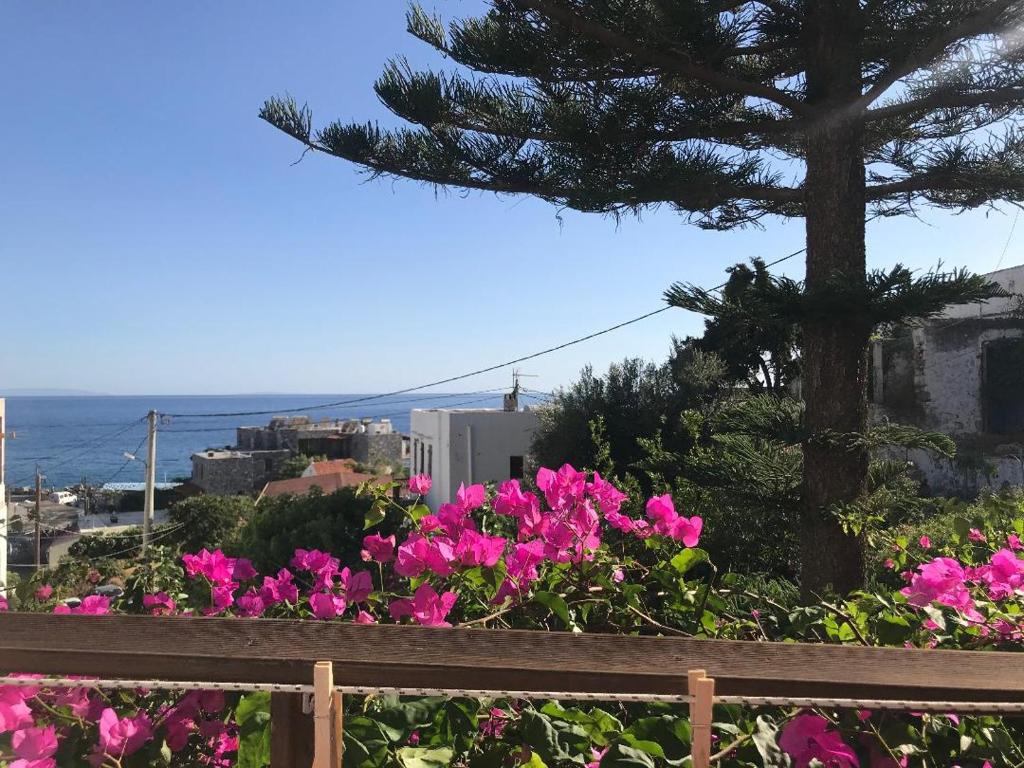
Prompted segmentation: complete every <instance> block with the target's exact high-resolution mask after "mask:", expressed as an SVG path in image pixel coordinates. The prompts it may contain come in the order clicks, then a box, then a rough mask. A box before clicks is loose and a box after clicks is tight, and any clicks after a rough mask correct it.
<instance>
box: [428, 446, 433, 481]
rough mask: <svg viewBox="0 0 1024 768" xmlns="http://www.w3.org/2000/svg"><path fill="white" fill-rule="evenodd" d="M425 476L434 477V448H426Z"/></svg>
mask: <svg viewBox="0 0 1024 768" xmlns="http://www.w3.org/2000/svg"><path fill="white" fill-rule="evenodd" d="M427 474H428V475H430V476H431V477H433V476H434V446H432V445H428V446H427Z"/></svg>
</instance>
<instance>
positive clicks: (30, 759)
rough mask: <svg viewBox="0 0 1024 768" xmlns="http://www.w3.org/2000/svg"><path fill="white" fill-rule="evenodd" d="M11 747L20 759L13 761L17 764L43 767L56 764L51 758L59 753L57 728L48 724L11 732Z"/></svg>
mask: <svg viewBox="0 0 1024 768" xmlns="http://www.w3.org/2000/svg"><path fill="white" fill-rule="evenodd" d="M11 748H12V749H13V750H14V755H15V757H18V758H19V760H16V761H14V762H13V763H11V765H12V766H17V765H19V763H20V764H21V766H24V768H37V767H38V768H42V767H43V766H45V765H56V762H55V761H53V760H51V759H50V758H52V757H53V756H54V755H55V754H56V753H57V729H56V728H55V727H54V726H52V725H48V726H46V727H45V728H25V729H24V730H20V731H15V732H14V733H13V734H11Z"/></svg>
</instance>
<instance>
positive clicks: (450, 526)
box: [420, 504, 476, 539]
mask: <svg viewBox="0 0 1024 768" xmlns="http://www.w3.org/2000/svg"><path fill="white" fill-rule="evenodd" d="M429 517H433V516H432V515H427V516H426V517H425V518H423V519H422V520H420V527H421V528H422V529H423V530H424V531H425V532H426V531H428V530H435V529H434V528H433V525H429V527H428V524H427V523H426V522H425V521H426V519H427V518H429ZM436 519H437V527H438V528H440V529H441V530H443V531H444V532H445V533H446V534H448V536H450V537H451V538H452V539H457V538H459V534H461V533H462V532H463V531H465V530H470V531H475V530H476V523H475V522H474V521H473V517H472V516H471V515H470V510H469V509H467V508H466V507H463V506H461V505H459V504H442V505H441V506H440V507H439V508H438V510H437V515H436ZM431 522H432V521H431Z"/></svg>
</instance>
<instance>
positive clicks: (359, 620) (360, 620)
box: [355, 611, 377, 624]
mask: <svg viewBox="0 0 1024 768" xmlns="http://www.w3.org/2000/svg"><path fill="white" fill-rule="evenodd" d="M355 621H356V624H376V623H377V620H376V619H375V618H374V617H373V614H371V613H367V612H366V611H359V613H357V614H356V619H355Z"/></svg>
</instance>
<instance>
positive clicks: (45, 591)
mask: <svg viewBox="0 0 1024 768" xmlns="http://www.w3.org/2000/svg"><path fill="white" fill-rule="evenodd" d="M52 595H53V587H52V586H50V585H49V584H43V586H41V587H40V588H39V589H37V590H36V600H43V601H45V600H49V599H50V597H51V596H52Z"/></svg>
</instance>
